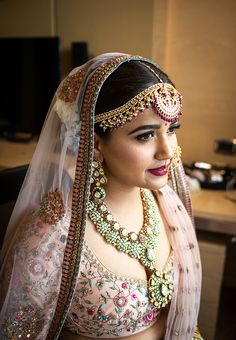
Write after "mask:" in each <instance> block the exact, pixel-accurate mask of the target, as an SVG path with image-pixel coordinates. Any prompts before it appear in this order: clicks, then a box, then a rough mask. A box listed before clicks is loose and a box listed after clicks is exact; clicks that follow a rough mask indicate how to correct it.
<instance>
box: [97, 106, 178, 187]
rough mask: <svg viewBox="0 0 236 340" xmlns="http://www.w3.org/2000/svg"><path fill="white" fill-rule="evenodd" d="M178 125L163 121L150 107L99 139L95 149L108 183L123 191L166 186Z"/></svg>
mask: <svg viewBox="0 0 236 340" xmlns="http://www.w3.org/2000/svg"><path fill="white" fill-rule="evenodd" d="M177 125H178V123H175V124H170V123H167V122H165V121H163V120H162V119H161V118H160V117H159V116H158V115H157V113H156V112H155V111H154V110H153V109H152V108H149V109H147V110H145V111H144V112H143V113H142V114H140V115H139V116H138V117H137V118H136V119H134V120H132V121H131V122H128V123H126V124H125V125H124V126H123V127H120V128H117V129H115V130H114V131H112V133H111V134H110V136H109V137H108V138H107V139H102V138H100V137H98V136H96V137H97V138H96V142H95V149H97V150H99V151H100V153H101V155H102V156H103V160H104V162H103V166H104V171H105V174H106V176H107V178H108V183H109V184H110V185H113V184H114V185H116V187H117V185H118V187H119V186H121V187H123V189H125V188H126V189H131V188H134V187H142V188H147V189H151V190H158V189H159V188H161V187H163V186H164V185H165V184H166V183H167V179H168V166H169V164H170V161H171V159H172V158H173V156H174V151H173V148H174V147H175V146H176V145H177V140H176V135H175V132H174V128H175V127H177ZM95 157H96V152H95Z"/></svg>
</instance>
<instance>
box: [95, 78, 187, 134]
mask: <svg viewBox="0 0 236 340" xmlns="http://www.w3.org/2000/svg"><path fill="white" fill-rule="evenodd" d="M151 106H152V107H153V109H154V110H155V111H156V113H157V114H158V115H159V116H160V117H161V119H163V120H164V121H166V122H170V123H174V122H176V121H177V120H178V117H179V115H181V107H182V96H181V95H180V93H179V92H178V91H177V90H176V89H175V88H174V87H173V86H172V85H171V84H169V83H157V84H154V85H152V86H150V87H148V88H147V89H145V90H144V91H142V92H140V93H139V94H138V95H137V96H135V97H133V98H132V99H130V100H129V101H128V102H127V103H125V104H124V105H122V106H120V107H118V108H116V109H114V110H111V111H108V112H105V113H101V114H99V115H97V116H96V117H95V123H100V124H99V126H100V127H102V128H103V130H104V131H105V130H106V129H107V128H110V129H113V128H115V127H118V126H122V125H124V124H125V123H127V122H128V121H131V120H132V119H133V118H135V117H137V116H138V114H139V113H140V112H143V111H144V110H145V109H147V108H149V107H151Z"/></svg>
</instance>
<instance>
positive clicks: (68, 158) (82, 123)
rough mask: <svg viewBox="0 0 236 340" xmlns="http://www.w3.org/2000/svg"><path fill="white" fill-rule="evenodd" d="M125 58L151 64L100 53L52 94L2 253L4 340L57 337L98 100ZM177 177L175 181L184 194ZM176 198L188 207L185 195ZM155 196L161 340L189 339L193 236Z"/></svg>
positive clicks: (171, 201) (69, 286)
mask: <svg viewBox="0 0 236 340" xmlns="http://www.w3.org/2000/svg"><path fill="white" fill-rule="evenodd" d="M129 60H139V61H142V62H144V63H147V64H148V65H149V66H150V67H152V65H155V64H154V63H152V62H151V61H149V60H147V59H145V58H142V57H135V56H130V55H125V54H121V53H111V54H104V55H101V56H98V57H96V58H94V59H92V60H90V61H89V62H88V63H86V64H85V65H83V66H82V67H80V68H77V69H75V70H73V71H72V72H71V73H70V74H69V76H68V77H67V78H65V80H64V81H63V82H62V83H61V85H60V86H59V89H58V90H57V92H56V94H55V97H54V99H53V101H52V104H51V107H50V110H49V113H48V116H47V119H46V121H45V124H44V127H43V130H42V133H41V136H40V139H39V142H38V145H37V148H36V151H35V154H34V156H33V159H32V163H31V166H30V168H29V170H28V173H27V175H26V178H25V181H24V183H23V186H22V189H21V192H20V194H19V197H18V200H17V202H16V205H15V208H14V211H13V214H12V217H11V220H10V223H9V227H8V230H7V234H6V237H5V241H4V245H3V250H2V253H1V314H0V321H1V325H2V330H1V332H2V334H1V338H3V339H7V338H9V337H14V336H18V335H22V338H23V337H24V336H25V337H28V335H29V336H30V337H33V338H34V339H45V338H47V339H57V338H58V336H59V334H60V331H61V328H62V326H63V323H64V321H65V318H66V315H67V312H68V309H69V307H70V303H71V300H72V298H73V293H74V289H75V284H76V279H77V274H78V271H79V264H80V257H81V250H82V245H83V241H84V234H85V227H86V218H87V204H88V198H89V189H90V177H91V165H92V160H93V133H94V111H95V105H96V100H97V97H98V95H99V91H100V89H101V86H102V84H103V83H104V81H105V80H106V79H107V77H109V75H110V74H111V73H112V72H113V71H114V70H115V69H116V68H117V67H119V65H121V64H122V63H124V62H128V61H129ZM155 66H156V65H155ZM175 174H177V170H176V171H175ZM181 176H182V175H181ZM181 176H179V178H178V180H177V182H176V180H175V181H174V182H173V184H174V185H175V186H176V185H177V186H178V188H181V190H182V192H181V194H183V193H184V192H185V186H184V177H183V176H182V177H181ZM176 183H177V184H176ZM175 188H177V187H175ZM178 193H180V192H178ZM182 196H183V197H185V201H184V203H186V204H187V208H189V207H190V206H189V204H188V199H186V197H187V196H186V195H182ZM157 197H158V202H159V204H160V206H161V209H162V210H163V212H164V216H165V218H166V220H167V222H168V225H169V226H170V228H169V238H170V242H171V245H172V247H173V249H174V251H175V253H176V262H175V292H174V297H173V299H172V302H171V308H170V313H169V317H168V325H167V332H166V336H165V339H174V337H175V336H176V338H178V339H184V340H188V339H191V337H192V334H193V331H194V328H195V326H196V322H197V312H198V306H199V299H200V285H201V280H200V259H199V254H198V250H197V249H198V248H197V243H196V238H195V234H194V229H193V225H192V223H191V220H190V218H189V216H188V214H187V212H186V211H185V209H184V206H183V204H182V203H181V201H180V200H179V199H178V196H177V195H176V194H175V193H174V191H173V190H172V189H170V188H169V187H168V186H166V187H165V188H163V189H162V190H160V191H159V192H158V193H157ZM20 332H21V333H20ZM27 332H28V333H27Z"/></svg>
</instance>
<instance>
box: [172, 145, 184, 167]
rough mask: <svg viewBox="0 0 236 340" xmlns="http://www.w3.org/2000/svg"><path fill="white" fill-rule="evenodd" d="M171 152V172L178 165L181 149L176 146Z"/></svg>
mask: <svg viewBox="0 0 236 340" xmlns="http://www.w3.org/2000/svg"><path fill="white" fill-rule="evenodd" d="M173 151H174V157H173V158H172V160H171V165H170V166H171V168H172V170H174V169H175V168H176V166H177V165H178V164H179V162H180V160H181V155H182V149H181V147H180V146H179V145H177V146H175V147H174V148H173Z"/></svg>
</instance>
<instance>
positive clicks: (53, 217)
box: [38, 189, 65, 225]
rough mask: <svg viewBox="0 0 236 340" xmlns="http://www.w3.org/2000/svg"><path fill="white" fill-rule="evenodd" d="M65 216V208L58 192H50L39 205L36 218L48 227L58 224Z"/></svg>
mask: <svg viewBox="0 0 236 340" xmlns="http://www.w3.org/2000/svg"><path fill="white" fill-rule="evenodd" d="M64 215H65V208H64V203H63V199H62V196H61V193H60V191H58V189H56V190H55V191H50V192H49V193H47V194H46V195H45V196H44V197H43V199H42V202H41V204H40V209H39V212H38V217H39V218H40V219H41V220H42V221H43V222H44V223H48V224H50V225H53V224H56V223H58V222H59V221H60V220H61V219H62V218H63V216H64Z"/></svg>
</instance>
